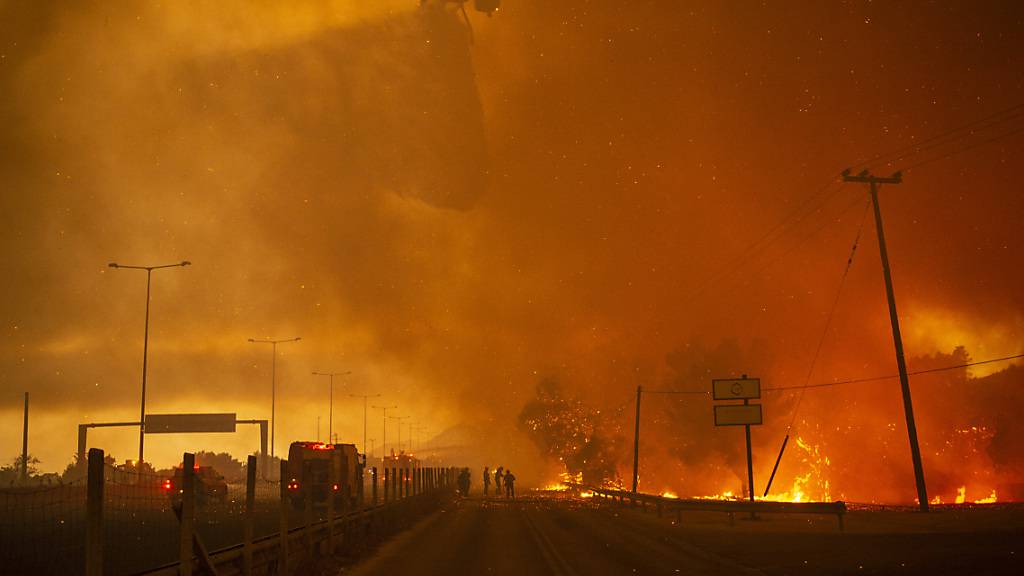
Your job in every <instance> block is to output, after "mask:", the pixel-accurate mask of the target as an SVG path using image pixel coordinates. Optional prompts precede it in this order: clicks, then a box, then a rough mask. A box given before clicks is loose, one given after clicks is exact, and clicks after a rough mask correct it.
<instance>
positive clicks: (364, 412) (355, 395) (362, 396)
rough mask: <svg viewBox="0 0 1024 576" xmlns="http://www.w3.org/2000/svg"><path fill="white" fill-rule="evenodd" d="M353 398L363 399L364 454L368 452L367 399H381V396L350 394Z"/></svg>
mask: <svg viewBox="0 0 1024 576" xmlns="http://www.w3.org/2000/svg"><path fill="white" fill-rule="evenodd" d="M349 396H351V397H352V398H362V399H363V452H365V451H366V399H367V398H380V394H349Z"/></svg>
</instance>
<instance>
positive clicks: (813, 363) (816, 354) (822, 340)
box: [786, 203, 870, 431]
mask: <svg viewBox="0 0 1024 576" xmlns="http://www.w3.org/2000/svg"><path fill="white" fill-rule="evenodd" d="M869 207H870V203H865V204H864V213H863V214H862V215H861V218H860V226H858V227H857V236H856V237H855V238H854V239H853V247H852V248H850V256H849V258H847V259H846V269H845V270H843V276H842V278H840V279H839V288H837V289H836V297H835V299H834V300H833V301H832V308H831V309H830V310H829V312H828V318H827V319H826V320H825V328H824V329H823V330H822V331H821V338H819V339H818V347H817V348H816V349H815V350H814V358H812V359H811V365H810V367H809V368H808V369H807V377H806V378H805V379H804V386H803V388H801V389H800V396H799V397H798V398H797V401H796V406H794V407H793V417H792V419H790V421H789V426H787V427H786V430H787V431H789V430H792V429H793V423H794V422H796V415H797V412H798V411H799V410H800V403H801V402H803V399H804V391H806V390H807V385H808V384H810V382H811V376H812V375H813V374H814V367H815V366H816V365H817V364H818V357H819V356H820V355H821V348H822V346H823V345H824V344H825V337H826V336H828V329H829V327H830V326H831V325H832V318H833V317H834V316H835V313H836V308H837V307H838V306H839V297H840V296H842V294H843V286H845V285H846V278H847V277H848V276H849V275H850V268H851V267H853V257H854V256H856V255H857V246H858V245H859V244H860V235H861V233H862V232H863V231H864V222H865V220H867V215H868V208H869Z"/></svg>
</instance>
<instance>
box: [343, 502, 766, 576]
mask: <svg viewBox="0 0 1024 576" xmlns="http://www.w3.org/2000/svg"><path fill="white" fill-rule="evenodd" d="M342 574H346V575H349V574H355V575H358V576H371V575H378V574H379V575H388V576H393V575H394V574H416V575H417V576H428V575H432V574H437V575H444V576H451V575H452V574H488V575H495V576H501V575H510V576H512V575H516V576H528V575H529V576H532V575H551V576H583V575H593V574H652V575H659V574H691V575H696V576H700V575H706V574H761V572H758V571H755V570H750V569H748V568H745V567H743V566H741V565H739V564H737V563H735V562H732V561H730V560H727V559H725V558H722V557H719V556H716V555H714V554H712V553H710V552H707V551H705V550H703V549H700V548H697V547H695V546H693V545H692V544H689V543H687V542H685V541H684V540H682V539H681V538H679V536H678V531H676V532H673V528H672V525H671V523H664V522H662V523H659V522H649V521H644V519H643V518H639V517H637V516H636V515H635V514H621V515H620V514H619V513H618V512H617V511H616V510H615V509H610V508H603V509H602V508H599V507H598V506H596V505H595V504H593V503H591V502H589V501H580V500H575V501H574V500H567V499H557V498H544V497H533V498H524V499H520V500H517V501H514V502H509V501H506V500H498V499H493V500H484V499H481V498H470V499H462V500H458V501H456V502H453V503H452V504H450V505H447V506H446V507H445V508H444V509H443V510H442V511H441V512H438V513H436V514H434V515H432V516H431V517H429V518H427V519H425V520H424V521H422V522H420V523H419V524H417V525H416V526H414V527H413V528H412V529H410V530H408V531H406V532H405V533H403V534H401V535H399V536H397V537H396V538H394V539H393V540H392V541H390V542H388V543H387V544H385V545H383V546H382V547H381V548H380V549H379V550H378V551H377V552H376V553H375V554H374V555H373V556H372V557H370V558H368V559H367V560H365V561H364V562H362V563H360V564H359V565H357V566H355V567H352V568H349V569H346V570H344V571H343V572H342Z"/></svg>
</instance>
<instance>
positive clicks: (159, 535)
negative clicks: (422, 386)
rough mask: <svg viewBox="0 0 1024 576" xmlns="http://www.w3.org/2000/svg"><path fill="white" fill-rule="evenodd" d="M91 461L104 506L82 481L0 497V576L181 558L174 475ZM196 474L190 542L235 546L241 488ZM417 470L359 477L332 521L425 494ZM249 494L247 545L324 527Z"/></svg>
mask: <svg viewBox="0 0 1024 576" xmlns="http://www.w3.org/2000/svg"><path fill="white" fill-rule="evenodd" d="M95 452H96V453H97V455H94V454H92V453H90V466H93V463H95V465H96V466H95V468H90V473H89V477H91V478H93V479H94V481H95V482H97V483H101V486H102V500H99V499H98V496H99V493H100V492H99V491H98V490H94V488H96V487H97V486H99V485H100V484H94V485H92V486H90V484H89V482H88V480H87V478H86V477H85V476H83V477H82V478H81V479H78V480H75V481H73V482H67V483H58V484H52V485H34V486H20V487H6V488H0V573H2V574H82V573H83V571H84V567H85V566H86V565H90V566H93V567H94V568H95V567H98V566H100V565H99V564H97V563H90V560H89V558H87V556H89V554H92V555H93V556H92V557H93V558H95V559H97V562H100V561H101V562H102V569H101V571H102V573H103V574H110V575H114V576H122V575H130V574H138V573H142V572H146V571H151V570H153V569H156V568H160V567H165V566H172V565H174V564H175V563H176V562H177V561H178V560H179V559H180V553H181V552H180V544H181V538H182V525H181V521H180V520H179V514H180V506H179V505H180V501H181V498H182V496H181V489H180V486H178V484H180V483H181V473H180V471H178V472H177V473H172V474H170V475H168V474H167V473H166V472H164V473H156V472H153V471H145V470H143V471H139V470H135V469H125V468H124V467H120V468H119V467H115V466H113V465H111V464H110V463H108V462H103V461H102V458H103V454H102V451H99V450H96V451H95ZM94 456H96V458H95V460H94ZM100 469H102V475H100V473H99V471H100ZM198 470H199V469H198V468H197V473H196V476H195V478H196V480H195V482H196V484H195V492H194V494H195V496H194V500H193V501H194V503H195V506H194V521H193V527H194V530H195V534H196V535H197V536H198V538H199V540H200V541H201V542H202V544H203V545H204V546H205V548H206V550H208V551H210V552H213V551H217V550H222V549H226V548H229V547H232V546H236V545H238V544H240V543H242V542H243V541H245V531H246V523H247V516H248V515H247V504H246V494H247V487H246V484H245V482H230V483H228V482H225V481H224V480H223V479H222V478H220V477H216V479H215V480H212V481H210V483H208V484H206V485H203V482H204V480H200V476H201V474H200V473H198ZM425 470H427V469H424V470H416V471H413V470H412V469H409V470H407V471H406V472H404V473H403V471H402V469H400V468H391V469H389V471H388V474H387V477H388V480H389V482H388V486H387V487H385V484H384V474H383V471H381V473H380V474H378V475H377V477H376V491H375V490H374V487H375V478H374V469H373V468H370V469H367V470H366V471H365V473H364V474H363V475H362V484H361V485H357V486H355V490H354V491H351V492H350V491H349V489H348V488H347V487H344V486H343V487H341V489H342V490H344V492H343V494H339V497H338V498H337V499H336V500H332V501H333V502H334V512H335V514H336V517H341V516H342V515H344V514H345V513H346V512H352V511H355V510H357V509H359V508H360V507H363V508H372V507H373V505H374V504H375V503H376V504H380V503H384V502H391V503H395V502H397V501H398V500H405V499H407V498H409V497H410V496H411V495H412V494H415V493H423V492H424V491H429V490H430V488H431V487H430V486H428V483H427V480H428V479H431V478H430V477H428V475H427V474H426V472H425ZM433 471H434V472H435V473H436V474H435V476H434V477H432V478H433V485H434V487H435V488H437V487H440V486H442V485H443V482H442V481H441V479H440V477H439V476H440V474H441V470H440V469H433ZM413 472H415V475H414V474H413ZM83 474H84V470H83ZM396 479H398V480H397V481H396ZM252 489H253V496H254V497H253V507H252V536H253V538H254V539H260V538H264V537H267V536H271V535H274V534H278V533H279V532H280V529H281V527H282V522H284V523H285V524H286V525H287V527H288V529H289V530H292V529H296V528H301V527H303V526H307V525H309V526H315V525H317V524H318V523H321V522H322V521H325V520H326V519H327V516H328V511H329V507H328V506H327V505H324V503H323V502H318V503H311V501H310V500H309V499H308V498H306V499H303V497H302V494H301V493H299V492H296V493H295V494H294V495H291V494H282V486H281V482H280V481H278V480H267V479H263V478H258V479H256V480H255V481H254V482H253V485H252ZM335 489H336V490H337V489H338V488H335ZM90 492H92V493H93V494H94V496H96V497H97V499H96V500H94V501H92V502H96V503H98V504H97V505H96V506H97V507H96V508H93V509H92V514H93V515H92V516H90V512H89V506H92V504H90V500H89V494H90ZM375 493H376V495H377V500H376V502H375V501H374V494H375ZM100 504H101V505H100ZM90 521H92V522H93V524H92V525H93V526H96V525H97V523H99V526H100V527H99V529H98V532H95V533H94V534H102V537H101V541H100V540H96V541H94V542H95V546H93V547H91V548H88V547H89V546H91V545H90V544H89V543H88V542H89V532H88V530H89V528H88V526H90V524H89V522H90ZM317 530H322V528H318V529H317ZM101 543H102V548H101V549H100V544H101ZM87 548H88V549H87ZM100 559H101V560H100ZM96 569H97V570H98V569H99V568H96Z"/></svg>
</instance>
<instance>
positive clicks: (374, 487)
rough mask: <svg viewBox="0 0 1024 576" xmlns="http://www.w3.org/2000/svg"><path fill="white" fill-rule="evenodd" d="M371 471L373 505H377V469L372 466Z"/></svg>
mask: <svg viewBox="0 0 1024 576" xmlns="http://www.w3.org/2000/svg"><path fill="white" fill-rule="evenodd" d="M372 470H373V505H374V506H376V505H377V467H376V466H374V467H373V468H372Z"/></svg>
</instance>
